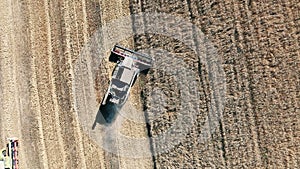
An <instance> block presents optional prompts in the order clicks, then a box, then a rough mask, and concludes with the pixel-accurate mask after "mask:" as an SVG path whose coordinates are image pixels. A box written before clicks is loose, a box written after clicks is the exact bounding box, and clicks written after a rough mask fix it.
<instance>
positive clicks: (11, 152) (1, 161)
mask: <svg viewBox="0 0 300 169" xmlns="http://www.w3.org/2000/svg"><path fill="white" fill-rule="evenodd" d="M18 144H19V142H18V139H17V138H8V143H7V145H6V148H3V149H2V150H1V154H0V169H19V159H18Z"/></svg>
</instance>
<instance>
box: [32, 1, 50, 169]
mask: <svg viewBox="0 0 300 169" xmlns="http://www.w3.org/2000/svg"><path fill="white" fill-rule="evenodd" d="M31 4H32V2H29V3H28V4H27V8H28V11H29V16H28V17H29V28H30V42H31V49H35V48H36V43H35V36H37V35H36V32H35V30H36V29H35V25H34V19H33V18H34V16H35V14H36V13H34V10H33V9H32V7H31ZM32 55H33V56H32V61H31V70H32V77H31V83H32V90H31V94H32V101H31V103H32V107H33V109H34V110H35V112H36V114H34V118H35V119H36V120H37V124H38V126H37V127H38V133H39V138H38V140H37V144H38V145H40V146H38V154H39V156H41V158H39V163H40V167H41V166H42V168H45V169H48V168H49V164H48V156H47V152H46V146H45V141H44V140H45V139H44V133H43V124H42V117H41V116H42V115H41V107H40V99H39V91H38V84H37V71H36V64H35V62H36V56H37V55H38V54H37V52H36V51H34V50H32ZM32 141H33V140H32Z"/></svg>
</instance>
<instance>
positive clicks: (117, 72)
mask: <svg viewBox="0 0 300 169" xmlns="http://www.w3.org/2000/svg"><path fill="white" fill-rule="evenodd" d="M109 61H111V62H114V63H117V65H116V66H115V68H114V71H113V73H112V79H111V81H110V83H109V88H108V90H107V92H106V94H105V96H104V99H103V101H102V105H106V104H107V102H110V103H113V104H116V105H119V106H122V105H123V104H124V103H125V102H126V100H127V98H128V95H129V92H130V89H131V87H132V86H133V84H134V82H135V80H136V79H137V77H138V76H139V74H140V73H144V74H146V73H147V72H148V70H149V68H150V67H152V64H153V61H154V60H153V58H151V57H150V56H147V55H144V54H141V53H138V52H135V51H132V50H130V49H126V48H124V47H121V46H119V45H115V46H114V48H113V49H112V50H111V54H110V57H109Z"/></svg>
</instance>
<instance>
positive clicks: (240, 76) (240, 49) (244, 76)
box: [231, 1, 262, 167]
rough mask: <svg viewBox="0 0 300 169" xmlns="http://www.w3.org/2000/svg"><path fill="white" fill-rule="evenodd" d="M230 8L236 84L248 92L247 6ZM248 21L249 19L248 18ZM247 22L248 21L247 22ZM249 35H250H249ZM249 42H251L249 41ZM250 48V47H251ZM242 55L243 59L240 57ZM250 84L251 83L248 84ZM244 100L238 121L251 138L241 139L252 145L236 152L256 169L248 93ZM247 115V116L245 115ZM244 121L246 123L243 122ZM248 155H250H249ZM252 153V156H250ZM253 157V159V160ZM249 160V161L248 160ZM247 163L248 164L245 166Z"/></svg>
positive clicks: (255, 142)
mask: <svg viewBox="0 0 300 169" xmlns="http://www.w3.org/2000/svg"><path fill="white" fill-rule="evenodd" d="M231 6H233V8H232V13H233V14H234V18H235V22H234V32H233V35H232V36H233V38H232V39H233V42H234V47H235V48H234V49H235V52H236V53H237V56H238V58H237V63H238V65H236V66H235V71H236V78H237V84H238V90H239V91H243V90H244V88H243V86H246V87H247V88H248V89H249V91H250V90H251V89H250V88H249V81H250V80H249V77H248V75H249V70H248V69H247V66H246V65H247V62H246V56H248V52H249V50H248V49H249V47H248V43H249V41H248V42H247V41H246V40H245V38H246V37H245V35H247V33H246V32H247V31H249V30H252V29H251V28H249V25H248V24H246V23H247V21H244V19H246V18H247V17H246V16H247V11H245V10H246V8H247V5H245V3H243V4H241V3H238V2H233V1H232V2H231ZM248 19H249V18H248ZM248 21H249V20H248ZM250 34H251V33H250ZM250 42H251V41H250ZM251 46H252V45H251ZM242 55H244V57H243V56H242ZM250 83H251V82H250ZM244 93H245V94H244V96H243V97H244V98H248V99H243V100H242V103H243V107H245V108H242V111H244V112H245V113H242V119H239V121H243V123H245V124H247V126H245V127H244V128H246V131H244V132H243V134H246V135H247V134H248V132H250V133H251V135H250V136H251V137H246V138H245V137H243V138H245V139H246V140H245V142H253V143H252V144H247V145H246V146H245V150H244V151H241V150H240V149H239V150H238V151H239V152H241V153H242V154H240V155H239V156H242V157H244V158H243V159H244V160H243V163H246V165H249V164H250V165H253V164H255V166H256V167H261V165H262V164H261V152H260V149H259V146H258V144H259V143H258V141H259V140H258V138H257V137H258V134H257V132H256V130H255V127H254V126H255V124H256V123H257V122H256V121H255V119H254V118H253V117H254V116H253V115H252V111H253V110H254V109H253V108H252V106H251V100H250V98H251V97H250V95H248V93H249V92H248V91H244ZM248 106H249V107H250V111H249V107H248ZM248 113H249V116H248V115H247V114H248ZM244 120H246V121H244ZM247 128H249V130H250V131H247ZM249 153H250V154H249ZM252 153H253V154H252ZM253 157H254V158H253ZM249 158H251V159H249ZM247 163H248V164H247Z"/></svg>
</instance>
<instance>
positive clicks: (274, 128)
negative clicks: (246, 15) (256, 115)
mask: <svg viewBox="0 0 300 169" xmlns="http://www.w3.org/2000/svg"><path fill="white" fill-rule="evenodd" d="M251 5H252V6H251V7H252V9H253V13H254V14H255V15H256V17H257V18H256V20H254V21H255V22H254V24H255V25H256V26H257V28H258V30H257V31H256V32H254V35H258V36H257V41H258V42H260V43H259V44H258V46H259V49H261V50H262V49H264V48H266V52H262V51H260V52H259V54H260V55H262V57H259V58H256V57H254V58H255V59H256V60H255V64H253V63H252V64H251V65H252V66H253V65H255V66H254V67H252V68H251V70H252V72H251V73H252V77H255V78H256V79H261V80H260V81H256V82H255V83H254V84H253V86H254V90H255V88H258V89H262V88H264V89H265V90H264V91H260V90H258V91H256V92H254V94H255V96H254V99H255V101H257V102H258V103H260V104H258V105H255V108H256V110H260V112H261V113H260V114H261V116H263V117H262V118H260V119H259V121H260V122H261V121H262V122H261V123H263V126H260V127H259V129H260V130H261V128H262V130H263V131H264V130H265V134H264V137H262V138H261V141H262V145H263V148H262V152H263V156H262V157H263V161H264V165H265V166H269V167H271V166H273V165H274V164H275V165H276V166H281V167H282V165H285V167H287V166H286V165H288V164H287V162H284V161H286V160H284V159H283V156H282V155H283V154H281V153H283V151H286V150H283V149H285V148H284V147H285V145H284V144H282V143H283V142H282V141H284V140H285V139H284V138H285V133H286V131H285V130H286V129H285V128H287V127H288V126H287V125H284V124H282V122H285V123H286V119H287V120H288V119H289V118H290V117H289V115H282V114H281V112H282V111H283V109H282V107H281V105H282V104H283V103H284V102H285V100H287V99H289V97H286V98H287V99H281V100H280V101H279V102H278V105H279V106H280V107H278V108H274V101H272V100H273V99H274V98H277V97H280V95H282V94H281V93H282V92H281V91H280V90H281V89H278V87H280V88H286V89H287V87H288V86H292V83H290V84H285V85H283V83H282V82H283V81H284V80H283V79H282V78H284V77H285V75H284V76H282V74H283V73H284V72H283V70H282V69H285V68H287V62H286V61H287V58H289V57H290V56H289V55H290V52H288V51H285V49H284V48H282V45H281V43H276V40H277V38H278V37H280V36H281V35H282V33H281V32H280V30H282V29H283V30H284V29H285V28H284V27H285V26H283V25H282V24H280V22H281V21H282V10H281V11H280V10H278V9H282V8H281V7H280V6H281V4H272V5H270V4H269V5H268V4H259V5H257V4H256V3H252V4H251ZM264 6H265V8H264V9H263V8H262V7H264ZM266 9H267V10H266ZM270 11H271V12H270ZM287 23H288V22H287ZM287 23H286V24H287ZM284 25H285V24H284ZM271 28H272V29H271ZM274 31H275V32H277V33H276V34H274V33H271V32H274ZM266 37H267V38H266ZM277 42H278V41H277ZM254 51H255V52H256V50H254ZM287 53H289V54H287ZM278 55H287V57H286V56H285V57H279V56H278ZM254 56H256V55H254ZM279 60H281V61H280V64H277V63H279ZM276 62H277V63H276ZM259 63H261V64H259ZM272 64H273V65H274V66H272ZM270 65H271V66H270ZM255 68H256V69H255ZM257 68H260V69H263V70H264V71H263V72H262V71H259V70H258V71H257ZM253 70H254V71H255V70H256V72H253ZM285 70H286V69H285ZM291 70H292V69H290V70H289V69H287V71H286V72H285V73H289V72H290V71H291ZM272 71H275V74H274V75H273V74H272ZM272 76H273V77H272ZM275 78H276V79H277V81H276V82H275V81H274V79H275ZM272 83H276V86H274V87H273V86H272ZM289 91H290V90H287V91H285V92H289ZM259 92H261V93H259ZM261 103H264V104H265V106H264V105H262V104H261ZM269 108H270V109H271V110H270V109H269ZM270 111H271V112H270ZM283 112H285V113H284V114H289V110H287V111H283ZM270 120H272V121H273V123H279V124H280V125H274V124H271V123H270ZM288 121H289V120H288ZM270 133H271V134H270ZM277 133H282V134H284V136H283V137H282V134H280V135H278V134H277ZM273 138H277V139H275V140H274V139H273ZM280 140H281V141H280ZM278 145H281V146H280V147H278ZM274 149H275V150H276V151H275V150H274ZM289 153H290V152H289ZM280 154H281V155H280ZM284 154H285V153H284ZM274 160H275V161H274ZM279 161H281V162H280V163H278V162H279ZM276 163H277V164H276Z"/></svg>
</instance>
